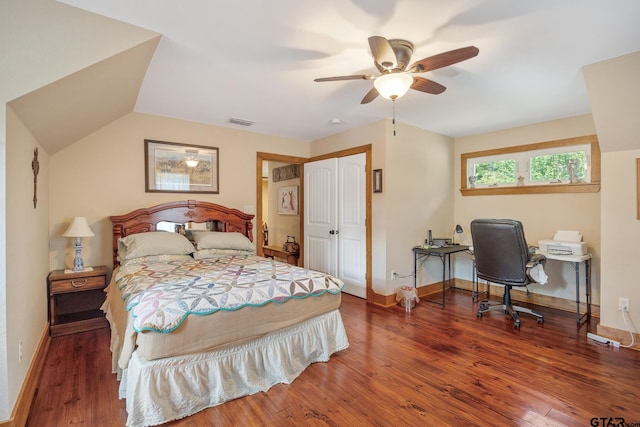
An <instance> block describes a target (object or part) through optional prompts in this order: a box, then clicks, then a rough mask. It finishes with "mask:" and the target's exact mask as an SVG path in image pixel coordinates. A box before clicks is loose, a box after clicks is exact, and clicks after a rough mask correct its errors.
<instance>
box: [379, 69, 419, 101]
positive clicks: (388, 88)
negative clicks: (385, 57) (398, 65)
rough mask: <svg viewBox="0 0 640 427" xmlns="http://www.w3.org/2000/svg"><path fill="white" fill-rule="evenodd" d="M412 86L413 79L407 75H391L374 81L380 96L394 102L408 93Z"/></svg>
mask: <svg viewBox="0 0 640 427" xmlns="http://www.w3.org/2000/svg"><path fill="white" fill-rule="evenodd" d="M412 84H413V77H411V76H410V75H409V74H407V73H389V74H385V75H383V76H380V77H378V78H377V79H375V80H374V81H373V85H374V86H375V87H376V89H377V90H378V93H379V94H380V95H382V96H383V97H385V98H387V99H393V100H395V99H397V98H400V97H401V96H403V95H404V94H405V93H407V91H408V90H409V88H410V87H411V85H412Z"/></svg>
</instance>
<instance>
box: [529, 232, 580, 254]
mask: <svg viewBox="0 0 640 427" xmlns="http://www.w3.org/2000/svg"><path fill="white" fill-rule="evenodd" d="M538 246H539V248H540V252H546V253H549V254H554V255H586V254H587V244H586V243H585V242H583V241H582V234H580V233H579V232H578V231H566V230H558V231H556V234H554V236H553V240H538Z"/></svg>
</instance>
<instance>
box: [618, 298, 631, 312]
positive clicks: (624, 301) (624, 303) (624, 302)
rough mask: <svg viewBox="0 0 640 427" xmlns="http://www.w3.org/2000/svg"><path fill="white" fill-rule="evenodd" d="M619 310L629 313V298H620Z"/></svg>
mask: <svg viewBox="0 0 640 427" xmlns="http://www.w3.org/2000/svg"><path fill="white" fill-rule="evenodd" d="M618 310H619V311H626V312H627V313H628V312H629V298H618Z"/></svg>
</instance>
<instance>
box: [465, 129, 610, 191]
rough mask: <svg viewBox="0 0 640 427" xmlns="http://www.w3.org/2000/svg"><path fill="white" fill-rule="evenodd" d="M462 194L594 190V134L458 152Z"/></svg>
mask: <svg viewBox="0 0 640 427" xmlns="http://www.w3.org/2000/svg"><path fill="white" fill-rule="evenodd" d="M461 172H462V176H461V191H462V194H463V195H484V194H526V193H554V192H559V193H564V192H597V191H599V190H600V148H599V146H598V140H597V138H596V136H595V135H592V136H586V137H579V138H571V139H564V140H557V141H548V142H542V143H537V144H529V145H522V146H517V147H509V148H502V149H496V150H487V151H480V152H475V153H465V154H462V155H461Z"/></svg>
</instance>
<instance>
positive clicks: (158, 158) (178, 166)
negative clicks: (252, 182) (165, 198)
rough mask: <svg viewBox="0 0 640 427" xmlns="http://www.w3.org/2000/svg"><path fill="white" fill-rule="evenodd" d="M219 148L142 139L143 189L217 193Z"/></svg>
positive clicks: (166, 191) (155, 191) (158, 191)
mask: <svg viewBox="0 0 640 427" xmlns="http://www.w3.org/2000/svg"><path fill="white" fill-rule="evenodd" d="M218 162H219V159H218V148H217V147H205V146H202V145H189V144H180V143H177V142H164V141H153V140H150V139H145V140H144V167H145V192H147V193H208V194H219V193H220V189H219V182H218V177H219V172H218Z"/></svg>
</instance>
